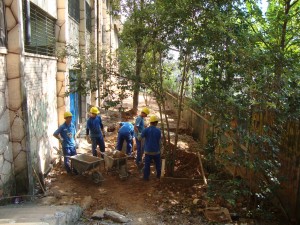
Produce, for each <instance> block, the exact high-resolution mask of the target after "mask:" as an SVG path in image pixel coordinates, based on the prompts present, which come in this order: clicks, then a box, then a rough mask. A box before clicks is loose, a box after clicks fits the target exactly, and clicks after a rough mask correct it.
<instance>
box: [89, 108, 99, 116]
mask: <svg viewBox="0 0 300 225" xmlns="http://www.w3.org/2000/svg"><path fill="white" fill-rule="evenodd" d="M90 113H93V114H99V110H98V108H97V107H92V108H91V109H90Z"/></svg>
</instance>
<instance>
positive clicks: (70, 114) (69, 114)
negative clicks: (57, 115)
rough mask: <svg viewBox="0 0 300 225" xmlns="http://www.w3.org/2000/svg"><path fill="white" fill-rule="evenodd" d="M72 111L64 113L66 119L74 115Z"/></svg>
mask: <svg viewBox="0 0 300 225" xmlns="http://www.w3.org/2000/svg"><path fill="white" fill-rule="evenodd" d="M72 116H73V115H72V113H71V112H65V113H64V118H65V119H66V118H67V117H72Z"/></svg>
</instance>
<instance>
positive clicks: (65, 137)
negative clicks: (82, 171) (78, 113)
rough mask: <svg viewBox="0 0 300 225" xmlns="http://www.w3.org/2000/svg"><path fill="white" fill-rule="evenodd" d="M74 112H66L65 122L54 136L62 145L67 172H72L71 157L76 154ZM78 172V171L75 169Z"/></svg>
mask: <svg viewBox="0 0 300 225" xmlns="http://www.w3.org/2000/svg"><path fill="white" fill-rule="evenodd" d="M72 116H73V115H72V113H71V112H65V113H64V119H65V122H64V123H63V124H62V125H61V126H59V128H58V129H57V130H56V131H55V132H54V133H53V136H54V137H56V138H57V139H58V140H59V141H60V143H61V145H62V150H63V155H64V165H65V168H66V171H67V173H71V172H72V171H71V167H70V161H69V158H70V157H71V156H73V155H76V142H75V134H76V128H75V126H74V124H73V123H72ZM73 172H74V173H75V174H77V171H76V170H74V171H73Z"/></svg>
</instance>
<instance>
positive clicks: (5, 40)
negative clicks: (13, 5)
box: [0, 0, 7, 47]
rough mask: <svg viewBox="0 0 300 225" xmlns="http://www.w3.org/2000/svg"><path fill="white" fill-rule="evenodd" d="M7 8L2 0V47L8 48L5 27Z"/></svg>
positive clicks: (0, 8) (0, 36) (0, 13)
mask: <svg viewBox="0 0 300 225" xmlns="http://www.w3.org/2000/svg"><path fill="white" fill-rule="evenodd" d="M4 10H5V6H4V3H3V0H0V47H6V46H7V36H6V27H5V11H4Z"/></svg>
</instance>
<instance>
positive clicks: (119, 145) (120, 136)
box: [116, 132, 133, 155]
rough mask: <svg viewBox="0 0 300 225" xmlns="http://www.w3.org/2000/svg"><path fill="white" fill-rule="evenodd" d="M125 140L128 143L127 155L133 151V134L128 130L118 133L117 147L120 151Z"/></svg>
mask: <svg viewBox="0 0 300 225" xmlns="http://www.w3.org/2000/svg"><path fill="white" fill-rule="evenodd" d="M124 140H125V141H126V143H127V146H126V154H127V155H131V152H132V141H133V139H132V135H131V134H130V133H129V132H128V133H118V139H117V147H116V149H117V150H119V151H122V147H123V142H124Z"/></svg>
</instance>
